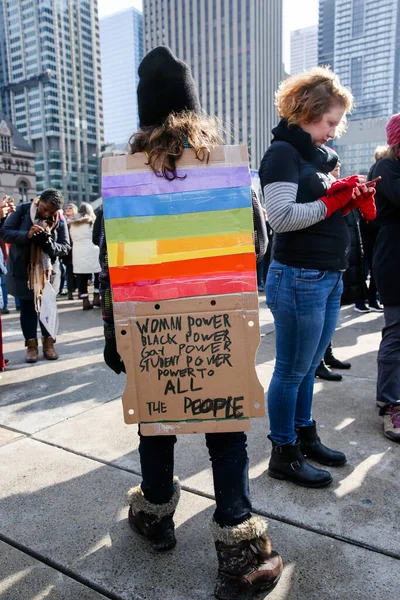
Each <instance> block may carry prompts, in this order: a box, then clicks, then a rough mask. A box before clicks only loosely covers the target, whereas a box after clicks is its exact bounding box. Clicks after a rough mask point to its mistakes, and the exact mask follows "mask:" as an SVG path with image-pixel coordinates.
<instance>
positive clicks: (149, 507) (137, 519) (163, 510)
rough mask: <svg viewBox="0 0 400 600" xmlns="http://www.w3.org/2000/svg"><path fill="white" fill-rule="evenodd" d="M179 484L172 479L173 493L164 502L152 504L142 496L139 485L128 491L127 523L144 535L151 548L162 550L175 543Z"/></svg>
mask: <svg viewBox="0 0 400 600" xmlns="http://www.w3.org/2000/svg"><path fill="white" fill-rule="evenodd" d="M180 491H181V488H180V484H179V481H178V479H177V478H175V479H174V493H173V496H172V498H171V500H170V501H169V502H166V503H165V504H152V503H151V502H149V501H148V500H146V498H145V497H144V496H143V492H142V489H141V487H140V485H138V486H137V487H135V488H132V489H131V490H129V492H128V499H129V504H130V506H129V513H128V519H129V524H130V526H131V527H132V529H133V530H134V531H136V533H140V535H143V536H144V537H146V538H147V539H148V540H149V542H150V545H151V547H152V548H153V550H156V551H157V552H163V551H165V550H170V549H171V548H173V547H174V546H175V544H176V538H175V523H174V519H173V517H174V513H175V509H176V507H177V505H178V501H179V497H180Z"/></svg>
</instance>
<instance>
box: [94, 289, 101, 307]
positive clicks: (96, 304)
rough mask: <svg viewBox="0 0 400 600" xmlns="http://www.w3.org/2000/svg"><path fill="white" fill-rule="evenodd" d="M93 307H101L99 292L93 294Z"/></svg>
mask: <svg viewBox="0 0 400 600" xmlns="http://www.w3.org/2000/svg"><path fill="white" fill-rule="evenodd" d="M93 306H101V304H100V294H99V292H94V294H93Z"/></svg>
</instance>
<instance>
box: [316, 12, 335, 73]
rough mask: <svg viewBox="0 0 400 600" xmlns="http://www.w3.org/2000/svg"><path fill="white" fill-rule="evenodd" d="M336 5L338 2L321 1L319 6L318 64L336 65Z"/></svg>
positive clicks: (333, 66) (332, 66)
mask: <svg viewBox="0 0 400 600" xmlns="http://www.w3.org/2000/svg"><path fill="white" fill-rule="evenodd" d="M335 3H336V0H319V6H318V64H319V65H330V66H331V68H332V69H334V68H335V65H334V60H333V59H334V55H335Z"/></svg>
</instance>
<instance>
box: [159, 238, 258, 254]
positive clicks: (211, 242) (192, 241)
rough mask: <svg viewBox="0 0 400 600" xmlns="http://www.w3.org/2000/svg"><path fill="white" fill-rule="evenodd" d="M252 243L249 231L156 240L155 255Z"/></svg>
mask: <svg viewBox="0 0 400 600" xmlns="http://www.w3.org/2000/svg"><path fill="white" fill-rule="evenodd" d="M252 243H253V236H252V234H251V233H243V234H237V235H235V234H234V235H207V236H203V237H196V238H193V237H191V238H178V239H174V240H158V242H157V255H158V256H160V255H161V254H175V252H192V251H194V250H211V249H213V248H234V247H240V246H249V245H250V244H252Z"/></svg>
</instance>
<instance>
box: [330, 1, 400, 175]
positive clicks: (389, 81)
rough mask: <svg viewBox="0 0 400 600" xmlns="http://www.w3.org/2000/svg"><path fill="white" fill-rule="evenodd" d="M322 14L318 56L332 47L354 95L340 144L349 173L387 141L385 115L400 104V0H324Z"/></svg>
mask: <svg viewBox="0 0 400 600" xmlns="http://www.w3.org/2000/svg"><path fill="white" fill-rule="evenodd" d="M319 14H320V21H319V29H320V32H319V33H320V35H319V48H320V53H319V62H320V63H325V57H329V56H332V48H333V64H334V69H335V72H336V73H337V74H338V75H339V77H340V79H341V81H342V83H343V84H344V85H346V86H349V87H350V88H351V89H352V91H353V94H354V97H355V107H354V110H353V114H352V115H351V116H350V119H349V128H348V132H347V133H346V134H345V135H344V136H343V138H341V139H339V140H337V141H336V142H335V148H336V150H337V151H338V152H339V155H340V158H341V161H342V164H343V167H344V170H343V174H344V175H346V174H349V173H365V172H366V171H367V170H368V167H369V166H370V165H371V164H372V162H373V154H374V149H375V147H376V146H377V145H378V144H383V143H385V139H386V135H385V124H386V121H387V120H388V118H389V117H390V116H391V115H392V114H394V113H398V112H399V110H400V103H399V91H400V90H399V86H400V0H380V1H379V2H375V0H320V13H319ZM329 14H330V15H333V17H334V18H333V20H332V21H331V22H330V23H329V20H327V15H329ZM329 27H330V28H331V30H329ZM332 33H333V35H332ZM328 62H331V61H330V60H328Z"/></svg>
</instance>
